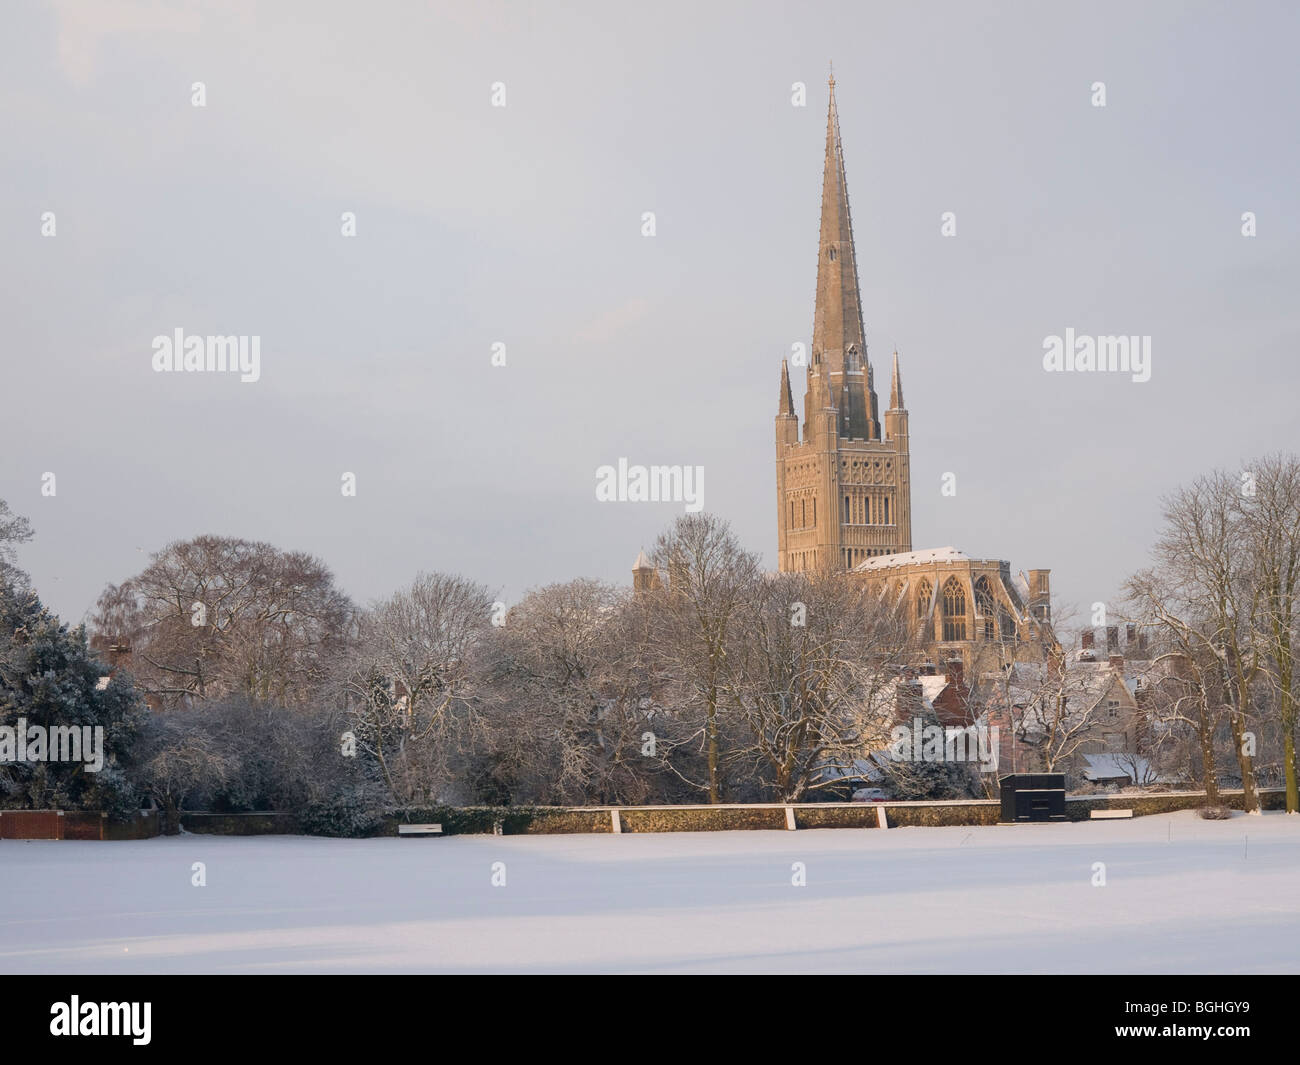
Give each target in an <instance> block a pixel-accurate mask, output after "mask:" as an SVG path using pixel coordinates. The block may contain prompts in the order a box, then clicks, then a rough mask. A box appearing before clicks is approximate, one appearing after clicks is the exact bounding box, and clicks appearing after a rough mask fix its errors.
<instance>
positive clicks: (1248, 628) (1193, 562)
mask: <svg viewBox="0 0 1300 1065" xmlns="http://www.w3.org/2000/svg"><path fill="white" fill-rule="evenodd" d="M1241 501H1242V495H1241V492H1240V489H1239V486H1238V483H1237V482H1236V481H1235V480H1234V479H1233V478H1231V477H1229V476H1228V475H1227V474H1224V473H1221V472H1217V471H1216V472H1214V473H1211V474H1207V475H1206V476H1203V477H1200V478H1198V479H1197V480H1196V481H1195V482H1193V483H1192V484H1190V485H1188V486H1186V487H1184V488H1180V489H1179V490H1178V491H1177V492H1175V493H1174V494H1173V495H1172V496H1171V497H1169V498H1168V499H1167V500H1166V501H1165V507H1164V528H1163V529H1162V530H1161V533H1160V537H1159V539H1158V540H1157V541H1156V546H1155V558H1156V567H1157V569H1158V570H1159V571H1160V574H1161V577H1162V581H1161V583H1160V585H1159V587H1160V588H1162V590H1163V594H1164V596H1165V597H1166V599H1167V600H1168V602H1167V603H1166V604H1165V605H1164V606H1165V609H1164V610H1163V611H1161V615H1162V616H1163V621H1162V624H1163V625H1164V626H1165V628H1167V629H1168V628H1169V627H1170V626H1175V625H1176V626H1178V627H1179V629H1180V635H1179V643H1180V644H1181V645H1182V646H1183V649H1184V650H1185V652H1186V653H1188V654H1191V655H1193V656H1196V657H1197V658H1198V659H1199V658H1200V657H1201V656H1202V655H1206V656H1210V657H1211V658H1212V660H1213V661H1214V662H1215V663H1216V664H1215V665H1214V667H1213V668H1214V669H1215V670H1217V672H1218V673H1219V674H1220V676H1219V677H1218V678H1214V679H1213V681H1212V682H1211V683H1209V685H1208V690H1210V691H1214V692H1216V693H1221V697H1222V699H1223V707H1222V708H1223V711H1224V712H1225V714H1226V716H1227V720H1228V724H1229V726H1230V728H1231V730H1232V738H1233V744H1234V748H1235V751H1236V758H1237V763H1238V765H1239V767H1240V770H1241V781H1242V788H1243V791H1244V793H1245V794H1244V801H1243V808H1244V809H1245V810H1246V811H1247V812H1248V813H1259V812H1260V809H1259V798H1258V795H1257V792H1256V786H1255V767H1254V758H1253V756H1252V754H1251V753H1250V752H1251V748H1250V746H1249V745H1248V744H1247V742H1246V732H1247V730H1248V729H1249V728H1250V721H1249V715H1250V713H1251V705H1252V700H1251V689H1252V686H1253V685H1254V684H1255V682H1256V678H1257V677H1258V676H1259V673H1260V667H1261V664H1262V661H1261V656H1260V650H1259V646H1260V645H1259V642H1258V641H1257V640H1256V639H1254V635H1255V629H1254V627H1253V619H1254V618H1256V617H1257V615H1258V613H1259V608H1260V604H1261V596H1260V584H1259V582H1258V581H1256V580H1254V579H1252V569H1253V568H1254V564H1253V561H1252V557H1251V548H1250V545H1249V543H1248V537H1247V535H1246V529H1245V527H1244V522H1243V512H1242V509H1241ZM1141 587H1142V588H1143V589H1145V590H1146V591H1147V592H1148V593H1150V592H1152V591H1154V590H1155V589H1156V587H1157V585H1156V584H1153V583H1151V582H1145V583H1143V584H1142V585H1141ZM1151 609H1152V606H1151V604H1150V602H1148V603H1147V610H1148V611H1150V610H1151Z"/></svg>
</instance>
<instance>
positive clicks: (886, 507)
mask: <svg viewBox="0 0 1300 1065" xmlns="http://www.w3.org/2000/svg"><path fill="white" fill-rule="evenodd" d="M885 524H886V525H888V524H889V496H885Z"/></svg>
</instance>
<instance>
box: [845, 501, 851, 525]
mask: <svg viewBox="0 0 1300 1065" xmlns="http://www.w3.org/2000/svg"><path fill="white" fill-rule="evenodd" d="M844 524H845V525H850V524H852V518H851V516H850V514H849V497H848V496H845V497H844Z"/></svg>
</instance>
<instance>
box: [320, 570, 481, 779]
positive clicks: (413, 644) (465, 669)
mask: <svg viewBox="0 0 1300 1065" xmlns="http://www.w3.org/2000/svg"><path fill="white" fill-rule="evenodd" d="M492 607H493V598H492V595H491V593H490V592H489V591H488V590H487V589H486V588H485V587H483V586H482V585H480V584H476V583H474V582H473V581H470V580H467V579H465V578H464V577H458V576H453V575H450V574H443V573H431V574H426V573H422V574H420V575H419V576H417V577H416V579H415V581H414V583H413V584H412V585H411V586H410V587H409V588H407V589H405V590H404V591H400V592H398V593H397V594H396V595H394V596H392V597H391V598H390V599H387V600H385V601H383V602H381V603H379V604H377V605H376V606H375V607H374V608H373V609H372V610H371V611H369V612H368V613H367V614H366V615H365V616H363V617H362V618H361V620H360V624H359V630H358V640H357V646H356V648H355V650H354V651H353V652H351V653H350V654H349V655H348V656H347V659H346V662H345V665H344V669H343V677H342V685H343V689H344V692H345V695H346V697H347V699H348V707H349V712H350V714H351V718H352V722H353V729H354V732H355V734H356V736H357V740H358V743H359V745H360V746H361V748H362V749H363V750H364V751H365V752H366V753H367V754H369V755H370V756H371V757H373V758H374V759H375V761H376V762H377V763H378V765H379V767H380V770H381V772H382V774H383V777H384V781H385V783H386V784H387V785H388V787H389V788H390V789H391V791H392V793H393V795H394V797H395V798H396V799H397V800H398V801H399V802H402V803H415V802H429V801H437V800H438V799H439V798H441V795H442V792H443V791H444V790H445V789H446V788H447V787H448V786H449V784H450V783H451V777H452V767H453V762H454V759H455V757H456V756H457V755H458V754H461V753H463V752H464V751H465V750H466V749H467V748H468V746H469V745H470V744H472V742H473V741H474V739H475V736H476V733H477V731H478V729H479V728H480V726H481V723H482V716H481V713H480V709H479V706H478V704H477V701H476V698H475V697H476V696H477V695H478V680H479V676H480V673H479V667H480V661H479V658H480V652H481V650H482V648H483V644H484V640H485V637H486V634H487V632H488V630H489V625H490V618H491V612H492Z"/></svg>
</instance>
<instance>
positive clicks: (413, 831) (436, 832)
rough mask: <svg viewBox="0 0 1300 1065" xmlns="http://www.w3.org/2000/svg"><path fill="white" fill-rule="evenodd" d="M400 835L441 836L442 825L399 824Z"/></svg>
mask: <svg viewBox="0 0 1300 1065" xmlns="http://www.w3.org/2000/svg"><path fill="white" fill-rule="evenodd" d="M397 834H398V835H399V836H441V835H442V825H398V826H397Z"/></svg>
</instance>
